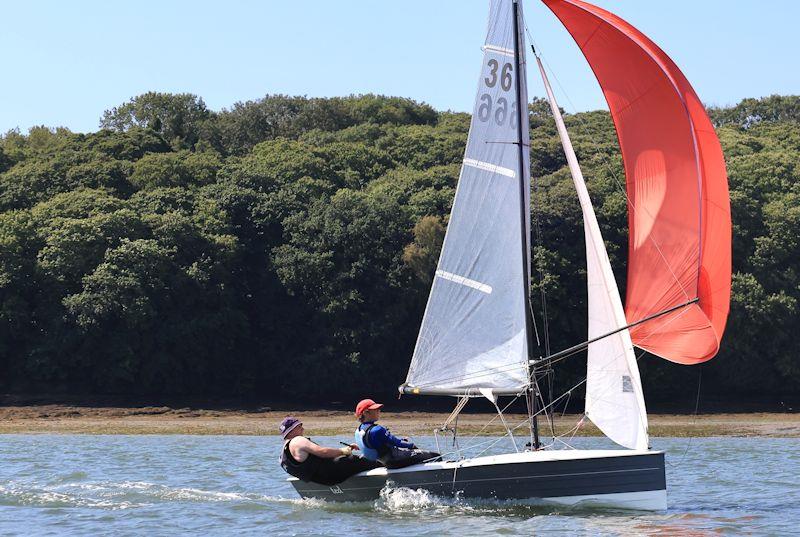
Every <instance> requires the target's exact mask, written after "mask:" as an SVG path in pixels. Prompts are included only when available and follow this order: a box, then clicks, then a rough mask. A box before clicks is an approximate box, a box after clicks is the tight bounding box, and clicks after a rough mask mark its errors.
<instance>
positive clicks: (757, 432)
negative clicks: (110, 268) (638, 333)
mask: <svg viewBox="0 0 800 537" xmlns="http://www.w3.org/2000/svg"><path fill="white" fill-rule="evenodd" d="M286 414H287V412H285V411H283V410H281V411H276V410H272V409H269V408H261V409H256V410H252V411H248V410H207V409H196V408H170V407H137V408H122V407H85V406H70V405H27V406H3V407H0V434H16V433H33V434H36V433H40V434H43V433H50V434H197V435H216V434H230V435H272V434H276V432H277V424H278V423H280V420H281V419H282V418H283V417H284V416H285V415H286ZM293 415H295V416H297V417H299V418H301V419H302V420H303V422H304V424H305V427H306V430H307V431H308V434H310V435H313V436H327V435H337V434H349V433H351V432H352V430H353V428H354V427H355V424H356V422H355V418H354V417H353V414H352V413H351V412H349V411H339V410H324V409H318V410H313V409H311V410H303V411H298V412H294V413H293ZM446 418H447V414H446V413H438V412H387V413H385V414H384V416H383V418H382V419H381V422H382V423H383V424H385V425H386V426H387V427H389V428H390V429H393V430H395V431H397V432H399V433H400V432H402V434H404V435H428V434H432V431H433V429H435V428H436V427H439V426H441V424H442V423H443V422H444V421H445V419H446ZM493 418H495V415H493V414H462V415H461V416H460V417H459V420H458V430H459V433H460V434H486V435H495V434H498V433H500V434H502V432H503V428H502V425H501V424H500V423H499V420H497V419H495V420H494V421H493V422H492V423H491V424H489V425H488V426H487V425H486V424H487V423H489V422H490V421H491V420H492V419H493ZM506 419H507V421H508V423H509V424H518V423H521V422H522V421H523V420H524V419H525V416H523V415H519V414H511V415H508V416H507V417H506ZM579 420H580V416H579V415H569V414H568V415H566V416H559V417H557V419H556V420H555V424H554V425H555V430H556V434H563V433H566V432H568V431H571V430H572V429H573V428H574V427H576V425H577V424H578V421H579ZM649 424H650V434H651V435H652V436H669V437H688V436H696V437H702V436H734V437H751V436H759V437H773V438H800V413H744V414H731V413H725V414H698V415H696V416H695V415H672V414H655V415H651V416H649ZM541 427H542V431H543V434H546V435H549V434H551V432H550V431H551V430H550V425H549V424H548V423H547V422H546V421H544V420H542V422H541ZM598 434H600V433H599V431H598V430H597V428H596V427H594V425H592V423H591V422H590V421H588V420H584V421H583V422H582V423H581V425H580V426H579V427H578V429H577V435H578V436H593V435H598Z"/></svg>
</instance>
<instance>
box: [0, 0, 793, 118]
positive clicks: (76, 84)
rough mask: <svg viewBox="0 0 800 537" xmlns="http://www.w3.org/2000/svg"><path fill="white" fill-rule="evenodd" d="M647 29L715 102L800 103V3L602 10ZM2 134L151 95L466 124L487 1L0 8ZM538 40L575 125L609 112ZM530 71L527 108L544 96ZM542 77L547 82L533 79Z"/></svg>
mask: <svg viewBox="0 0 800 537" xmlns="http://www.w3.org/2000/svg"><path fill="white" fill-rule="evenodd" d="M594 3H595V4H597V5H600V6H601V7H604V8H606V9H608V10H610V11H612V12H614V13H616V14H617V15H619V16H621V17H622V18H624V19H626V20H627V21H628V22H630V23H631V24H633V25H634V26H636V27H637V28H639V29H640V30H641V31H643V32H644V33H645V34H646V35H648V36H649V37H650V38H651V39H652V40H653V41H655V42H656V43H657V44H659V46H661V48H662V49H664V50H665V51H666V52H667V54H669V55H670V56H671V57H672V59H673V60H674V61H675V62H676V63H677V65H678V66H679V67H680V68H681V69H682V70H683V72H684V74H685V75H686V76H687V78H688V79H689V81H690V82H691V83H692V85H693V86H694V88H695V90H696V92H697V93H698V95H699V96H700V98H701V99H702V100H703V101H704V102H705V103H706V104H712V105H732V104H736V103H737V102H738V101H740V100H741V99H743V98H746V97H761V96H767V95H771V94H775V93H777V94H798V93H800V54H798V45H797V42H796V34H797V32H798V29H797V21H798V20H800V1H797V0H595V1H594ZM0 6H2V10H0V12H1V13H2V15H0V50H2V51H3V53H2V63H0V66H1V67H0V72H2V73H3V75H4V76H3V80H2V83H0V133H2V132H6V131H8V130H9V129H13V128H19V129H20V130H21V131H22V132H26V131H27V130H28V129H29V128H30V127H32V126H36V125H46V126H48V127H59V126H63V127H67V128H69V129H71V130H73V131H76V132H89V131H94V130H97V128H98V122H99V118H100V117H101V115H102V113H103V111H104V110H106V109H110V108H112V107H114V106H117V105H119V104H122V103H123V102H125V101H127V100H128V99H130V98H131V97H133V96H135V95H138V94H141V93H144V92H147V91H163V92H173V93H183V92H189V93H194V94H196V95H199V96H201V97H202V98H203V99H204V100H205V102H206V104H207V105H208V107H209V108H211V109H212V110H221V109H222V108H227V107H230V106H231V105H233V104H234V103H235V102H237V101H247V100H252V99H258V98H260V97H263V96H264V95H266V94H274V93H283V94H289V95H307V96H309V97H330V96H341V95H350V94H359V93H377V94H385V95H397V96H402V97H410V98H413V99H415V100H419V101H424V102H427V103H429V104H430V105H432V106H433V107H435V108H436V109H439V110H455V111H469V110H471V109H472V103H473V100H474V91H475V87H476V83H477V78H478V75H479V71H480V68H481V49H480V47H481V45H482V44H483V40H484V37H485V28H486V16H487V11H488V10H487V6H488V2H487V1H486V0H394V1H389V0H371V1H369V0H293V1H287V0H262V1H256V0H227V1H225V2H222V1H216V2H212V1H207V0H191V1H189V0H171V1H167V0H158V1H156V0H137V1H136V2H111V1H108V0H76V1H74V2H63V1H45V0H30V1H26V2H15V1H12V0H0ZM523 7H524V10H525V18H526V22H527V25H528V29H529V31H530V33H531V35H532V36H533V38H534V40H535V42H536V44H537V49H538V50H539V51H540V52H541V53H542V57H543V59H544V60H545V62H546V63H547V65H548V66H549V67H550V69H551V70H552V75H551V76H553V77H555V80H553V84H554V86H555V87H556V88H555V89H556V92H557V97H558V99H559V104H560V105H561V106H562V108H564V109H566V110H567V111H568V112H577V111H584V110H595V109H601V108H606V106H605V102H604V100H603V97H602V94H601V93H600V89H599V87H598V86H597V83H596V81H595V80H594V78H593V76H592V74H591V71H590V70H589V68H588V65H587V64H586V62H585V60H584V59H583V57H582V56H581V54H580V52H579V50H578V48H577V46H576V45H575V43H574V42H573V41H572V38H571V37H570V36H569V34H568V33H567V32H566V30H565V29H564V28H563V27H562V26H561V25H560V23H559V22H558V20H557V19H556V18H555V17H554V16H553V15H552V13H550V11H549V10H547V8H546V7H545V6H544V5H543V4H542V3H541V2H540V1H539V0H523ZM534 75H537V73H536V72H535V70H533V69H531V70H529V94H530V95H531V96H542V95H543V89H542V87H541V81H540V80H539V79H538V78H534ZM537 76H538V75H537Z"/></svg>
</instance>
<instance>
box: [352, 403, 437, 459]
mask: <svg viewBox="0 0 800 537" xmlns="http://www.w3.org/2000/svg"><path fill="white" fill-rule="evenodd" d="M381 407H383V404H381V403H376V402H375V401H373V400H372V399H362V400H361V401H359V402H358V404H357V405H356V417H357V418H358V421H359V422H361V423H360V424H359V425H358V428H357V429H356V432H355V440H356V445H357V446H358V448H359V449H360V450H361V453H362V455H363V457H364V458H366V459H370V460H373V461H375V460H377V461H381V462H382V463H383V464H384V465H385V466H386V467H387V468H405V467H406V466H411V465H412V464H420V463H423V462H427V461H430V460H433V459H437V458H439V457H440V455H439V454H438V453H436V452H433V451H422V450H420V449H418V448H417V446H415V445H414V443H413V442H411V441H409V440H408V439H407V438H402V439H401V438H397V437H396V436H394V435H393V434H392V433H390V432H389V430H388V429H387V428H386V427H384V426H383V425H378V424H377V423H376V422H377V421H378V419H379V418H380V417H381Z"/></svg>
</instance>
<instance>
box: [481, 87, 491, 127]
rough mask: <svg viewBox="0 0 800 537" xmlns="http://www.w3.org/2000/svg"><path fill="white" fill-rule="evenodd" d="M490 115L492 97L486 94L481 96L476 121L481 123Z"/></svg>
mask: <svg viewBox="0 0 800 537" xmlns="http://www.w3.org/2000/svg"><path fill="white" fill-rule="evenodd" d="M491 114H492V96H491V95H489V94H488V93H484V94H483V95H481V105H480V106H479V107H478V119H480V120H481V121H483V122H486V121H488V120H489V116H490V115H491Z"/></svg>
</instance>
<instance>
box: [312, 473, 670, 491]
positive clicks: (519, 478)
mask: <svg viewBox="0 0 800 537" xmlns="http://www.w3.org/2000/svg"><path fill="white" fill-rule="evenodd" d="M653 470H661V468H660V467H646V468H623V469H619V470H601V471H595V472H570V473H567V474H542V475H524V476H512V477H485V478H476V479H456V480H455V481H453V482H454V483H456V484H463V483H478V482H483V481H514V480H521V479H543V478H547V479H551V478H554V477H576V476H587V475H600V474H621V473H630V472H650V471H653ZM391 475H392V474H387V476H386V478H387V479H389V478H390V477H391ZM358 477H370V476H358ZM375 477H378V476H375ZM450 481H451V480H447V481H420V482H417V483H402V484H401V486H403V487H411V488H413V487H420V486H424V485H440V484H442V483H445V482H447V483H450ZM342 484H343V483H340V485H342ZM373 488H375V486H374V485H372V486H368V487H351V486H348V487H347V488H346V489H345V490H368V489H373ZM329 490H330V489H329V487H325V488H321V489H308V490H307V492H317V491H320V492H328V491H329ZM652 490H663V489H660V488H657V489H652Z"/></svg>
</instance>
